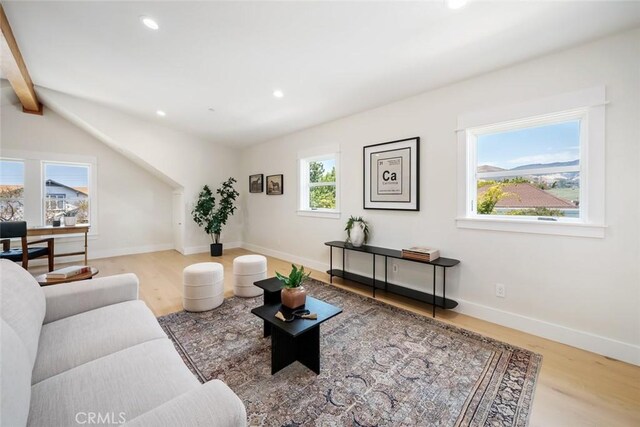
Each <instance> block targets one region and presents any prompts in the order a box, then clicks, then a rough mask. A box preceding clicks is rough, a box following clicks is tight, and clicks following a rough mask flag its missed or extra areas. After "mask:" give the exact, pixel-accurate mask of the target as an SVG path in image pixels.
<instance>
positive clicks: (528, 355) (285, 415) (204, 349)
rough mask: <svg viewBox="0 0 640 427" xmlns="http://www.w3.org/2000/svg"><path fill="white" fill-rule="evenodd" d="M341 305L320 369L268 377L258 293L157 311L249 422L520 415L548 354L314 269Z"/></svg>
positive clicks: (380, 422)
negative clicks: (333, 280)
mask: <svg viewBox="0 0 640 427" xmlns="http://www.w3.org/2000/svg"><path fill="white" fill-rule="evenodd" d="M305 287H306V288H307V289H308V291H309V294H310V295H312V296H314V297H316V298H320V299H322V300H324V301H327V302H329V303H331V304H333V305H337V306H339V307H342V308H343V310H344V311H343V313H342V314H340V315H338V316H337V317H335V318H333V319H331V320H329V321H327V322H325V323H323V324H322V326H321V344H320V346H321V373H320V375H317V376H316V375H315V374H314V373H313V372H312V371H311V370H309V369H307V368H306V367H305V366H303V365H302V364H300V363H298V362H294V363H293V364H292V365H290V366H288V367H286V368H285V369H283V370H281V371H280V372H278V373H276V374H275V375H273V376H271V341H270V338H263V337H262V320H261V319H259V318H257V317H256V316H254V315H252V314H251V313H250V311H251V309H252V308H254V307H257V306H260V305H262V297H257V298H248V299H246V298H235V297H234V298H230V299H227V300H225V302H224V303H223V304H222V305H221V306H220V307H218V308H217V309H215V310H211V311H208V312H203V313H187V312H184V311H183V312H179V313H174V314H170V315H167V316H163V317H161V318H159V319H158V320H159V321H160V324H161V325H162V327H163V328H164V329H165V331H166V332H167V334H168V335H169V336H170V337H171V339H172V340H173V342H174V344H175V345H176V348H177V349H178V351H179V352H180V353H181V355H182V357H183V359H184V360H185V362H186V363H187V365H188V366H189V367H190V369H191V370H192V371H193V372H194V374H196V375H197V376H198V377H199V378H200V380H201V381H202V382H204V381H208V380H211V379H215V378H218V379H221V380H222V381H224V382H225V383H227V384H228V385H229V387H231V389H233V391H234V392H235V393H236V394H238V396H240V398H241V399H242V401H243V402H244V404H245V406H246V408H247V414H248V417H249V424H250V425H252V426H310V425H320V426H336V425H354V426H525V425H526V424H527V421H528V418H529V411H530V409H531V403H532V399H533V392H534V389H535V384H536V379H537V375H538V371H539V368H540V364H541V361H542V357H541V356H540V355H538V354H535V353H532V352H530V351H527V350H523V349H521V348H517V347H513V346H511V345H509V344H506V343H503V342H500V341H496V340H493V339H490V338H487V337H483V336H481V335H478V334H475V333H472V332H469V331H465V330H463V329H460V328H456V327H453V326H450V325H447V324H445V323H442V322H438V321H435V320H433V319H431V318H427V317H423V316H419V315H416V314H413V313H410V312H407V311H405V310H402V309H398V308H395V307H392V306H389V305H387V304H384V303H381V302H378V301H374V300H371V299H368V298H364V297H362V296H359V295H356V294H354V293H351V292H347V291H344V290H341V289H338V288H335V287H333V286H329V285H326V284H324V283H322V282H319V281H316V280H312V279H311V280H309V281H308V282H307V283H306V284H305Z"/></svg>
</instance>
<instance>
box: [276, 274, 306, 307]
mask: <svg viewBox="0 0 640 427" xmlns="http://www.w3.org/2000/svg"><path fill="white" fill-rule="evenodd" d="M309 276H311V272H308V273H305V271H304V267H303V266H300V268H298V267H296V266H295V265H294V264H291V273H289V276H284V275H282V274H280V273H278V272H276V277H277V278H278V279H280V281H281V282H282V284H283V285H284V289H282V291H281V293H280V298H281V300H282V305H284V306H285V307H288V308H291V309H294V308H298V307H302V306H303V305H304V304H305V303H306V301H307V291H306V290H305V288H304V287H303V286H302V282H304V281H305V280H307V279H308V278H309Z"/></svg>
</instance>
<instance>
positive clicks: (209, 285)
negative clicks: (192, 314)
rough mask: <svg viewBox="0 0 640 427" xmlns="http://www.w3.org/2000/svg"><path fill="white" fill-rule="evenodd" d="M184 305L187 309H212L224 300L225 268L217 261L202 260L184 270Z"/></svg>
mask: <svg viewBox="0 0 640 427" xmlns="http://www.w3.org/2000/svg"><path fill="white" fill-rule="evenodd" d="M182 277H183V282H182V283H183V284H184V295H183V299H182V302H183V305H184V309H185V310H187V311H206V310H212V309H214V308H216V307H218V306H219V305H220V304H222V301H224V268H223V267H222V264H219V263H217V262H201V263H198V264H192V265H190V266H188V267H186V268H185V269H184V270H183V272H182Z"/></svg>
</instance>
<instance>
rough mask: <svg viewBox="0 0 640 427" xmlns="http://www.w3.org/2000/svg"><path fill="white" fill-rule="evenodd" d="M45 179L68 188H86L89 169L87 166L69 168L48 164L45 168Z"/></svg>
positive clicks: (69, 166)
mask: <svg viewBox="0 0 640 427" xmlns="http://www.w3.org/2000/svg"><path fill="white" fill-rule="evenodd" d="M45 179H51V180H53V181H56V182H59V183H60V184H64V185H67V186H69V187H74V188H75V187H88V186H89V168H88V167H87V166H80V165H78V166H75V165H74V166H71V165H63V164H55V163H48V164H47V165H46V166H45Z"/></svg>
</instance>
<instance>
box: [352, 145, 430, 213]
mask: <svg viewBox="0 0 640 427" xmlns="http://www.w3.org/2000/svg"><path fill="white" fill-rule="evenodd" d="M363 162H364V165H363V171H364V189H363V203H364V206H363V207H364V209H386V210H398V211H419V210H420V202H419V195H420V188H419V185H420V138H419V137H415V138H407V139H401V140H398V141H391V142H384V143H382V144H375V145H367V146H366V147H364V148H363Z"/></svg>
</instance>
